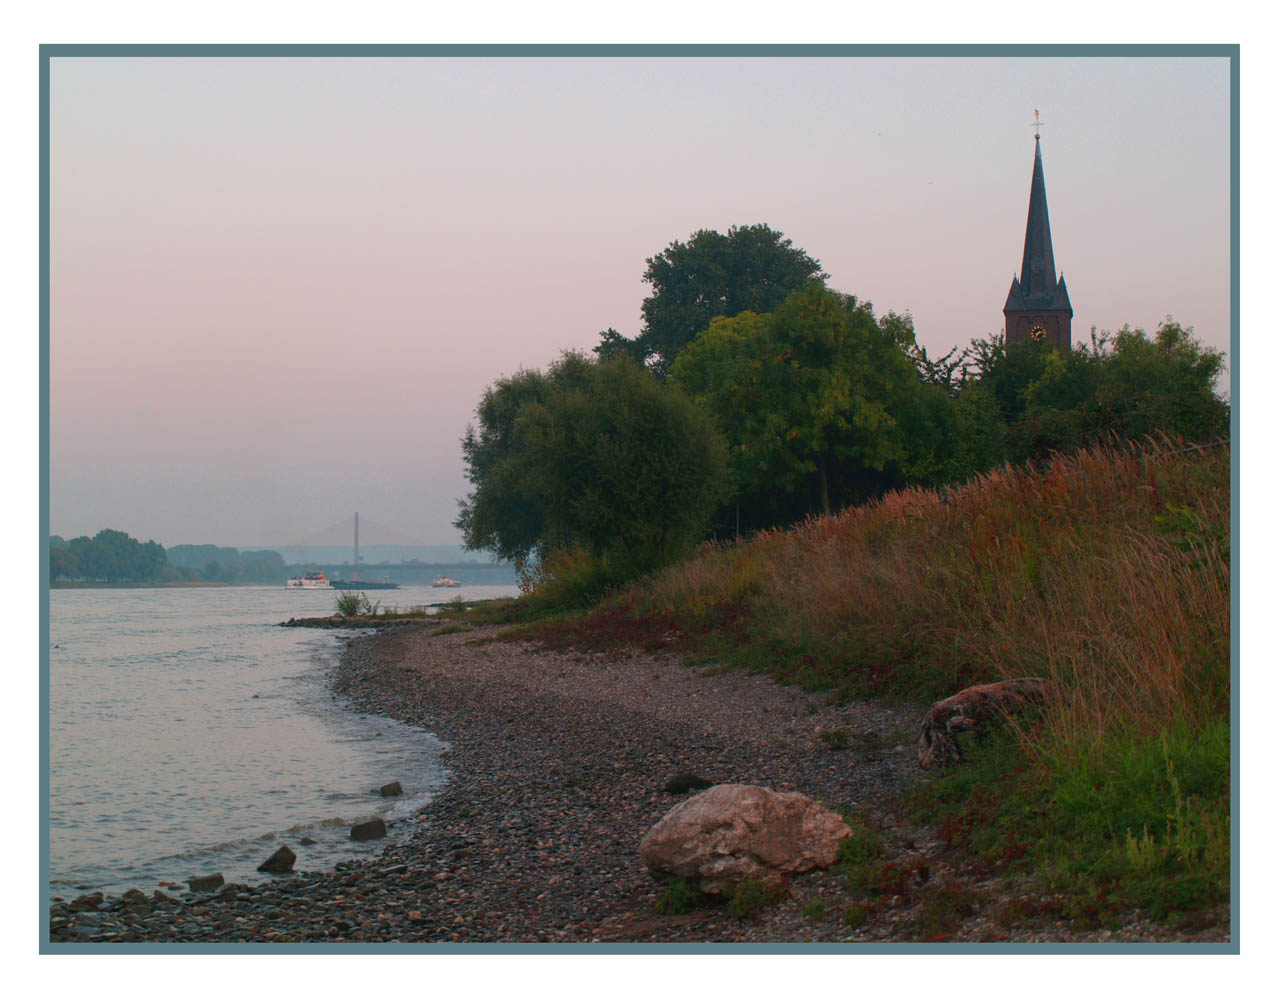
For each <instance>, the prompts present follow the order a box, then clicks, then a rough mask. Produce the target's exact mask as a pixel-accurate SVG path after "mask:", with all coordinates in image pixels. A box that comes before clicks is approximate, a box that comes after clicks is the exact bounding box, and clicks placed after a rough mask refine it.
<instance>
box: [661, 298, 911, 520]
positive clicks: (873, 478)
mask: <svg viewBox="0 0 1280 1000" xmlns="http://www.w3.org/2000/svg"><path fill="white" fill-rule="evenodd" d="M913 343H914V333H913V332H912V330H911V325H910V322H909V320H906V319H904V318H903V317H898V316H886V317H885V319H884V320H882V321H880V322H877V321H876V319H875V316H874V313H873V311H872V309H871V306H870V304H869V303H859V302H858V300H857V299H856V298H855V297H854V296H849V295H842V294H840V293H837V292H832V291H829V290H827V289H825V288H823V287H821V286H818V285H809V286H806V287H805V288H802V289H801V290H799V291H797V292H795V293H793V294H792V295H791V296H789V297H788V298H787V299H786V301H785V302H783V304H782V305H781V306H780V307H779V308H778V309H776V310H775V311H774V312H773V313H772V314H770V315H769V316H759V315H757V314H754V313H744V314H740V315H738V316H735V317H732V318H725V319H718V320H716V321H714V322H713V323H712V324H711V326H710V327H709V328H708V330H707V332H706V333H705V334H703V335H702V336H700V337H699V338H698V339H697V340H695V341H694V342H693V343H692V344H690V345H689V346H688V347H687V348H685V350H684V351H683V352H681V354H680V355H679V357H678V358H677V359H676V361H675V364H674V365H673V367H672V377H673V380H674V381H675V382H676V384H677V385H679V386H681V387H684V388H686V389H687V390H688V391H689V392H690V393H692V394H693V395H694V396H695V397H696V398H698V399H699V400H700V401H702V402H703V403H704V404H705V405H707V406H708V407H709V408H710V409H711V410H712V411H713V412H715V413H716V414H717V416H718V418H719V423H720V427H721V429H722V431H723V432H724V433H725V434H726V436H727V437H728V439H729V443H730V450H731V454H732V455H733V459H734V468H735V472H736V482H737V486H738V489H739V491H740V492H741V493H742V494H746V495H751V494H756V495H759V494H760V493H761V492H764V491H774V492H782V493H791V494H794V493H796V492H797V491H798V489H799V488H800V487H801V486H802V485H808V486H810V487H811V488H812V490H813V493H814V495H815V498H816V506H817V507H818V508H819V509H821V510H822V511H824V512H826V511H830V510H831V509H832V507H833V504H834V503H837V502H842V503H848V502H852V501H854V500H858V499H862V498H864V497H865V496H867V495H871V494H873V493H875V492H877V491H878V490H879V489H880V488H882V483H881V482H879V477H878V476H877V475H876V473H879V472H881V471H882V470H884V469H885V468H886V466H888V465H889V464H890V463H892V462H896V461H898V460H899V459H901V458H902V456H903V454H904V451H903V439H902V435H901V433H900V429H899V427H898V422H897V419H896V418H895V416H894V413H895V411H896V410H898V409H899V408H900V407H901V406H903V405H904V404H905V403H906V402H907V401H908V399H909V398H911V397H912V395H913V394H914V393H915V392H916V390H917V388H918V386H919V384H920V383H919V378H918V376H917V373H916V370H915V367H914V365H913V363H912V360H911V358H910V356H909V355H908V353H907V351H908V348H909V347H910V346H911V344H913Z"/></svg>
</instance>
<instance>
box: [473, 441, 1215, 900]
mask: <svg viewBox="0 0 1280 1000" xmlns="http://www.w3.org/2000/svg"><path fill="white" fill-rule="evenodd" d="M1230 509H1231V506H1230V461H1229V453H1228V451H1227V449H1226V448H1223V447H1216V448H1210V449H1205V450H1190V451H1188V450H1180V449H1179V446H1178V445H1176V444H1170V443H1168V442H1157V443H1153V444H1149V445H1147V446H1145V447H1142V448H1140V449H1137V450H1126V449H1115V448H1102V449H1097V450H1094V451H1090V452H1082V453H1080V454H1078V455H1076V456H1073V457H1069V458H1066V457H1064V458H1057V459H1055V460H1054V461H1053V462H1051V463H1050V464H1049V466H1048V467H1047V468H1045V469H1043V470H1040V471H1032V470H1030V469H1008V468H1006V469H1001V470H997V471H995V472H992V473H990V474H988V475H986V476H983V477H981V478H979V479H977V480H975V481H973V482H971V483H969V484H967V485H966V486H964V487H962V488H959V489H955V490H949V491H944V492H941V493H940V492H935V491H930V490H904V491H901V492H896V493H893V494H891V495H889V496H887V497H885V498H884V499H883V500H881V501H879V502H878V503H875V504H871V505H868V506H865V507H860V508H852V509H848V510H845V511H843V512H841V513H839V514H836V515H834V516H830V517H824V518H818V519H814V520H811V521H809V522H807V523H806V524H804V525H802V526H800V527H798V528H796V529H793V530H788V531H776V532H769V533H765V534H762V535H759V536H757V537H755V538H753V539H752V540H751V541H749V542H745V543H743V544H741V545H738V546H733V547H708V548H705V549H704V550H703V551H702V552H701V553H700V555H699V556H698V557H697V558H695V559H692V560H689V561H687V562H685V563H682V564H680V565H677V566H674V567H671V568H669V569H667V570H665V571H663V572H660V573H658V574H656V575H655V576H653V577H651V578H648V579H646V580H643V581H641V582H638V583H636V584H634V585H632V586H630V587H628V588H626V589H624V590H621V591H620V592H617V593H615V594H614V595H612V596H611V597H610V598H608V599H607V600H605V601H603V602H602V603H600V604H598V605H596V606H595V607H593V608H592V609H591V610H589V611H587V612H586V613H585V614H579V615H576V616H573V617H569V618H564V617H561V618H559V619H558V620H549V621H546V622H542V623H537V622H535V623H534V624H532V625H528V626H525V628H524V631H525V632H526V633H528V632H529V631H532V632H533V633H534V634H535V635H537V636H538V637H539V638H541V639H543V640H544V641H550V642H556V643H573V644H580V645H592V646H610V645H620V644H624V643H629V644H634V645H640V646H650V647H659V646H661V647H664V648H671V647H672V645H673V644H674V645H676V646H677V647H678V648H680V649H682V650H683V651H684V652H685V653H686V655H688V656H689V657H690V658H691V659H692V660H695V661H696V660H699V659H705V660H707V661H710V660H713V659H714V660H716V661H719V662H722V663H725V664H727V665H730V666H735V667H740V668H743V669H746V670H751V671H758V672H767V673H770V674H773V675H774V676H776V677H778V678H779V679H781V680H783V681H787V682H794V683H799V684H803V685H804V686H806V687H809V688H814V689H829V690H831V691H832V693H833V696H834V697H841V698H842V697H849V696H855V695H857V696H887V697H906V698H916V699H921V698H925V699H932V698H940V697H943V696H946V695H948V694H952V693H954V692H956V691H958V690H960V689H961V688H963V687H966V686H968V685H970V684H975V683H980V682H985V681H991V680H999V679H1003V678H1011V677H1020V676H1026V675H1039V676H1042V677H1047V678H1050V679H1052V680H1054V681H1056V682H1057V683H1058V684H1059V685H1060V687H1061V690H1062V691H1063V692H1064V694H1065V696H1064V697H1062V698H1061V699H1060V700H1058V701H1057V702H1056V703H1054V704H1053V705H1052V706H1051V707H1050V708H1049V709H1047V710H1046V711H1045V712H1044V713H1042V715H1041V716H1040V717H1039V718H1038V719H1035V720H1030V721H1026V722H1024V723H1022V724H1020V725H1017V726H1015V727H1014V729H1013V732H1012V735H1010V736H1008V737H1007V738H996V739H993V740H989V741H987V742H986V743H985V744H984V745H982V746H980V747H975V748H972V750H971V757H970V761H969V763H968V764H966V765H965V766H963V767H959V768H953V769H950V770H948V771H946V772H945V773H942V774H941V776H940V777H938V778H936V779H935V780H933V781H931V782H929V783H927V784H925V785H923V786H922V789H921V791H920V792H918V793H917V794H915V795H914V796H913V798H912V801H911V802H910V803H908V804H907V806H906V808H908V809H910V810H912V811H913V812H914V815H915V818H917V819H919V820H922V821H924V822H928V823H930V824H932V825H934V826H935V828H937V829H938V830H939V831H940V833H941V835H942V836H943V837H944V838H945V839H946V840H947V841H949V842H950V843H951V844H952V845H953V847H955V848H956V849H957V851H959V852H960V853H962V854H964V855H966V856H968V857H970V858H976V859H980V860H981V861H983V862H984V863H990V864H991V865H992V866H993V869H994V870H999V871H1003V872H1006V873H1010V874H1018V875H1033V876H1034V877H1035V879H1037V880H1038V881H1039V883H1040V887H1041V888H1042V889H1043V890H1044V891H1046V892H1048V893H1057V894H1059V901H1058V902H1057V903H1056V904H1055V905H1056V906H1057V907H1058V911H1057V912H1058V913H1060V914H1061V915H1063V916H1068V917H1071V918H1073V919H1077V920H1083V921H1085V922H1093V923H1102V924H1105V923H1109V922H1112V921H1114V920H1115V919H1116V918H1117V917H1118V915H1119V914H1120V913H1122V912H1124V911H1125V910H1127V909H1131V908H1133V907H1140V908H1142V909H1143V910H1145V911H1146V912H1147V913H1149V914H1150V915H1152V916H1155V917H1158V918H1164V919H1168V920H1171V921H1172V920H1177V919H1180V918H1184V917H1186V916H1187V915H1188V914H1194V913H1195V912H1196V911H1198V910H1203V909H1204V907H1206V906H1207V905H1210V904H1213V903H1215V902H1218V901H1220V900H1222V899H1225V898H1226V897H1227V894H1228V891H1229V876H1230V780H1229V762H1230V730H1229V717H1230V716H1229V705H1230ZM577 585H578V584H577V581H575V579H574V575H573V568H572V562H571V561H570V562H567V563H564V564H563V565H562V567H561V570H560V572H559V574H558V575H554V574H553V575H550V576H548V577H547V578H546V579H544V581H543V584H542V588H541V591H540V592H539V593H538V594H535V595H534V596H533V598H532V599H531V600H530V601H528V602H525V606H524V607H523V609H515V608H512V609H508V612H507V613H508V614H511V613H513V612H514V613H516V614H519V615H522V616H528V615H531V614H537V613H539V611H540V610H541V611H545V609H546V608H548V607H554V606H555V605H557V604H562V603H563V602H564V601H565V599H566V596H568V595H571V594H572V593H573V592H574V590H575V587H576V586H577ZM499 611H500V609H498V608H492V609H489V610H488V612H487V613H488V614H493V613H495V612H499ZM673 640H674V642H673Z"/></svg>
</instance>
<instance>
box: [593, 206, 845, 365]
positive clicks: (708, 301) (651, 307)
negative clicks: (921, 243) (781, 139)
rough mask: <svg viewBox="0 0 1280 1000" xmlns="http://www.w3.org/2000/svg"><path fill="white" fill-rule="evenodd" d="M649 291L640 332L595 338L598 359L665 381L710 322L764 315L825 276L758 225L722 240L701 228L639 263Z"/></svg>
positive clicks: (735, 229)
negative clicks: (633, 364)
mask: <svg viewBox="0 0 1280 1000" xmlns="http://www.w3.org/2000/svg"><path fill="white" fill-rule="evenodd" d="M645 263H646V265H647V267H646V269H645V272H644V280H645V282H646V283H647V284H648V285H649V286H650V287H651V288H652V289H653V292H652V294H651V295H649V296H648V297H647V298H646V299H645V300H644V302H643V303H642V304H641V307H640V311H641V315H642V316H643V318H644V326H643V328H642V330H641V332H640V335H639V336H637V337H636V338H635V339H628V338H626V337H623V336H622V335H621V334H619V333H618V332H617V331H616V330H613V329H609V330H606V331H604V332H603V333H602V334H601V342H600V344H599V345H598V346H597V347H596V353H597V354H598V355H599V356H600V357H601V359H603V360H607V359H609V358H616V357H619V356H622V355H627V356H630V357H632V358H634V359H635V360H637V361H639V362H641V363H643V364H646V365H648V366H649V367H650V368H651V369H652V370H653V371H654V372H655V373H656V374H658V375H659V376H663V377H665V376H666V374H667V372H668V370H669V368H670V365H671V363H672V362H673V361H674V360H675V358H676V355H677V354H679V353H680V351H681V350H682V349H683V348H684V347H685V346H686V345H687V344H689V343H691V342H692V341H693V339H694V338H695V337H697V336H698V335H699V334H700V333H702V331H703V330H705V329H707V327H708V326H709V325H710V324H711V321H712V319H714V318H715V317H717V316H736V315H738V314H739V313H741V312H746V311H751V312H756V313H767V312H770V311H772V310H773V309H774V308H776V307H777V306H779V305H781V304H782V302H783V300H785V299H786V297H787V296H788V295H790V294H791V293H792V292H794V291H797V290H798V289H800V288H802V287H804V286H805V285H806V284H810V283H819V284H820V283H822V282H823V281H825V280H826V278H827V277H828V275H827V274H825V273H824V272H823V270H822V265H821V264H819V263H818V262H817V261H816V260H814V259H813V258H812V257H810V256H809V255H808V254H807V253H805V252H804V251H803V250H801V249H800V248H799V247H794V246H792V244H791V240H789V239H787V238H786V237H785V236H783V235H782V233H780V232H777V231H776V230H774V229H770V228H769V226H767V225H765V224H764V223H760V224H758V225H754V226H731V227H730V229H729V232H728V234H727V235H725V234H722V233H718V232H716V231H714V230H710V229H700V230H698V231H697V232H696V233H694V234H693V235H692V236H690V237H689V241H688V242H687V243H681V242H679V241H676V242H673V243H672V244H671V245H670V246H669V247H667V248H666V249H665V250H663V251H662V252H661V253H659V254H656V255H655V256H653V257H650V258H648V259H647V260H646V261H645Z"/></svg>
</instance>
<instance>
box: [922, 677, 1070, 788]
mask: <svg viewBox="0 0 1280 1000" xmlns="http://www.w3.org/2000/svg"><path fill="white" fill-rule="evenodd" d="M1056 691H1057V685H1055V684H1054V683H1053V682H1052V681H1048V680H1045V679H1044V678H1043V677H1018V678H1016V679H1014V680H1010V681H997V682H996V683H995V684H978V685H975V686H974V687H968V688H965V689H964V690H963V691H961V692H960V693H959V694H953V695H952V696H951V697H950V698H945V699H943V700H942V701H940V702H938V703H937V704H936V705H934V706H933V708H931V709H929V711H928V712H926V713H925V717H924V719H922V720H921V722H920V729H919V730H918V732H917V742H919V744H920V766H921V767H932V766H933V765H934V764H936V763H937V762H938V761H939V760H951V761H955V762H959V761H961V760H963V759H964V754H963V752H962V751H961V749H960V744H959V742H958V738H959V736H960V734H961V733H976V732H981V731H983V730H985V729H986V728H988V727H989V726H990V725H992V724H993V723H995V722H999V721H1000V720H1002V719H1004V718H1005V717H1006V716H1008V715H1009V714H1011V713H1013V712H1018V711H1022V710H1025V709H1027V708H1036V707H1039V706H1041V705H1044V704H1045V703H1046V702H1048V700H1049V699H1050V698H1051V697H1053V696H1054V694H1055V693H1056Z"/></svg>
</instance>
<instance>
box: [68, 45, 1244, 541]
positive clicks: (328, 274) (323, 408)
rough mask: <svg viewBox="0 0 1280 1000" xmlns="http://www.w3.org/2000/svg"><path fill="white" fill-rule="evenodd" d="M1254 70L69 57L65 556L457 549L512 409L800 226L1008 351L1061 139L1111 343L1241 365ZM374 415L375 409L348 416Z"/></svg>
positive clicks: (815, 244) (1068, 260) (1085, 260)
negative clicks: (1233, 123)
mask: <svg viewBox="0 0 1280 1000" xmlns="http://www.w3.org/2000/svg"><path fill="white" fill-rule="evenodd" d="M1227 70H1228V65H1227V61H1226V60H1225V59H1218V60H1210V59H1180V60H1178V59H1172V60H1171V59H1100V58H1099V59H1039V60H1029V59H978V60H975V59H883V58H880V59H866V58H863V59H802V58H786V59H781V58H775V59H705V58H702V59H573V60H566V59H537V58H535V59H519V60H512V59H508V60H500V59H378V60H369V59H358V60H353V59H327V60H326V59H158V58H157V59H57V60H54V62H53V70H52V99H51V118H52V139H51V205H52V207H51V237H52V257H51V262H52V263H51V289H52V295H51V334H50V365H51V372H52V374H51V389H50V411H51V417H50V437H51V441H50V462H51V484H50V506H51V522H50V527H51V530H52V531H53V532H55V533H57V534H61V535H63V536H65V537H71V536H73V535H77V534H85V533H88V534H92V533H94V532H96V531H97V530H99V529H100V528H104V527H113V528H119V529H121V530H125V531H128V532H129V533H130V534H133V535H135V536H137V537H140V538H144V539H145V538H155V539H156V540H157V541H160V542H162V543H163V544H165V545H173V544H178V543H183V542H214V543H217V544H225V545H241V546H247V545H259V544H276V545H285V544H290V543H294V542H297V541H300V540H302V539H304V538H306V537H307V536H309V535H311V534H312V533H313V532H314V531H315V530H317V529H318V528H320V527H323V526H325V525H329V524H331V523H332V522H334V521H336V520H337V519H338V518H340V517H343V516H344V515H348V514H349V513H350V512H351V511H354V510H359V511H361V512H362V514H365V515H367V516H368V517H370V518H372V519H376V520H377V521H379V522H381V523H384V524H388V525H394V526H396V527H397V528H399V529H400V530H401V531H402V532H403V533H404V534H405V535H407V536H411V537H415V538H419V539H421V540H422V541H423V542H425V543H433V544H434V543H445V544H447V543H451V542H455V541H456V540H457V533H456V531H455V529H454V528H453V527H452V525H451V521H452V520H453V518H454V516H455V515H456V501H457V498H458V497H460V496H462V495H463V494H464V493H465V492H466V483H465V480H464V478H463V466H462V462H461V455H460V449H459V447H458V441H459V438H460V437H461V436H462V434H463V431H464V430H465V427H466V425H467V423H468V422H469V421H470V420H471V419H472V416H473V412H474V408H475V406H476V404H477V402H478V401H479V398H480V395H481V393H482V392H483V391H484V389H485V387H486V386H487V385H489V384H491V383H492V382H493V381H494V380H495V379H496V378H498V377H500V376H502V375H509V374H511V373H513V372H515V371H516V370H517V369H518V368H520V367H522V366H524V367H544V366H545V365H546V364H547V363H548V362H550V361H552V360H554V358H555V357H556V356H557V355H558V353H559V352H560V351H561V350H564V349H570V348H577V349H589V348H590V347H591V346H592V345H593V344H594V343H595V342H596V339H597V334H598V332H599V331H600V330H602V329H604V328H605V327H609V326H614V327H616V328H618V329H619V330H621V331H622V332H623V333H624V334H627V335H634V334H635V333H636V332H638V330H639V323H640V302H641V299H642V298H643V297H644V295H645V293H646V288H645V286H644V285H643V284H642V282H641V280H640V279H641V274H642V272H643V270H644V266H645V265H644V260H645V258H646V257H648V256H651V255H653V254H655V253H657V252H659V251H661V250H662V249H663V248H664V247H665V246H666V245H667V244H669V243H670V242H671V241H672V240H677V239H679V240H683V239H687V238H688V236H689V235H690V234H691V233H692V232H693V231H694V230H696V229H699V228H713V229H719V230H721V231H723V230H725V229H727V228H728V227H729V226H731V225H745V224H752V223H756V222H766V223H768V224H769V225H771V226H773V227H774V228H776V229H779V230H781V231H782V232H784V233H786V234H787V235H788V236H790V237H791V238H792V239H793V240H794V242H795V243H796V245H798V246H800V247H803V248H804V249H805V250H806V251H808V252H809V253H810V254H811V255H812V256H814V257H816V258H817V259H818V260H820V261H821V262H822V264H823V266H824V269H825V270H826V271H828V272H829V273H830V275H831V278H830V282H829V283H830V285H831V286H832V287H834V288H837V289H839V290H841V291H846V292H852V293H854V294H857V295H858V296H859V297H861V298H864V299H870V300H871V301H872V302H873V303H874V304H875V307H876V310H877V313H883V312H885V311H887V310H894V311H897V312H908V311H909V312H911V313H912V315H913V317H914V319H915V325H916V333H917V338H918V339H919V340H920V341H921V342H922V343H923V344H925V345H926V346H927V347H928V348H929V350H930V351H931V353H940V352H943V351H946V350H948V349H949V348H950V347H952V346H955V345H957V344H960V345H964V344H967V343H968V341H969V340H970V339H971V338H973V337H981V336H985V335H987V334H988V333H991V332H994V331H996V330H998V329H999V326H1000V323H1001V314H1000V309H1001V307H1002V305H1003V303H1004V297H1005V294H1006V293H1007V291H1008V286H1009V281H1010V278H1011V277H1012V275H1013V273H1014V272H1015V270H1016V269H1017V268H1018V266H1019V264H1020V260H1021V252H1022V230H1023V226H1024V224H1025V213H1026V206H1027V192H1028V189H1029V185H1030V175H1031V161H1032V152H1033V141H1032V129H1031V128H1030V123H1031V121H1032V116H1033V110H1034V109H1035V108H1039V109H1040V112H1041V116H1042V118H1043V119H1044V121H1045V126H1044V128H1043V131H1042V136H1043V138H1042V148H1043V152H1044V163H1045V175H1046V186H1047V191H1048V199H1049V210H1050V217H1051V221H1052V226H1053V238H1054V251H1055V256H1056V259H1057V264H1058V267H1059V268H1060V270H1061V271H1062V272H1063V273H1064V275H1065V277H1066V279H1067V284H1068V286H1069V288H1070V292H1071V299H1072V303H1073V305H1074V306H1075V310H1076V315H1075V321H1074V329H1075V331H1076V336H1077V339H1079V338H1080V337H1082V336H1086V337H1087V335H1088V331H1089V328H1090V326H1091V325H1096V326H1097V327H1098V328H1099V329H1115V328H1118V327H1119V326H1121V325H1122V324H1124V323H1129V324H1131V325H1136V326H1143V327H1145V328H1147V329H1149V330H1150V329H1153V328H1154V327H1155V325H1156V324H1157V323H1158V322H1159V321H1160V320H1161V319H1162V318H1163V317H1164V316H1165V315H1166V314H1172V315H1173V317H1174V318H1175V319H1177V320H1178V321H1179V322H1181V323H1183V324H1184V325H1191V326H1194V327H1195V330H1196V333H1197V334H1198V335H1199V336H1200V337H1201V339H1202V340H1203V341H1204V342H1205V343H1207V344H1209V345H1210V346H1213V347H1216V348H1219V349H1223V350H1225V349H1227V347H1228V345H1229V333H1230V329H1229V312H1228V307H1229V300H1228V293H1229V286H1228V280H1229V259H1230V258H1229V245H1228V238H1229V201H1228V199H1229V190H1230V188H1229V180H1230V178H1229V156H1228V153H1229V150H1228V139H1229V131H1228V128H1229V118H1228V113H1229V92H1228V76H1227ZM344 408H349V409H344Z"/></svg>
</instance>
